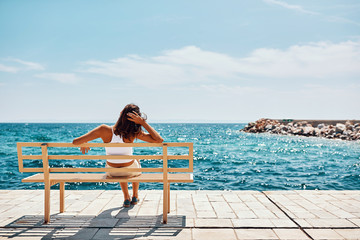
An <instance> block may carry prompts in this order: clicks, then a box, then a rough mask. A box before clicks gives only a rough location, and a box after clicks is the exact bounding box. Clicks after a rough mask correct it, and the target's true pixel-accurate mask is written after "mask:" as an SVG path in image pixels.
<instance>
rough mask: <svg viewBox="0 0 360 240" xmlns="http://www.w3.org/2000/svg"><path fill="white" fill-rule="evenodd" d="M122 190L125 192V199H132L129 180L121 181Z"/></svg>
mask: <svg viewBox="0 0 360 240" xmlns="http://www.w3.org/2000/svg"><path fill="white" fill-rule="evenodd" d="M120 186H121V190H122V192H123V194H124V201H125V200H130V195H129V190H128V183H127V182H121V183H120Z"/></svg>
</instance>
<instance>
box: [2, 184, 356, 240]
mask: <svg viewBox="0 0 360 240" xmlns="http://www.w3.org/2000/svg"><path fill="white" fill-rule="evenodd" d="M65 194H66V198H65V209H66V210H65V213H62V214H59V212H58V210H59V192H58V191H57V190H52V197H51V214H52V215H51V223H49V224H43V215H42V214H43V191H42V190H0V239H24V240H25V239H26V240H27V239H134V238H135V239H199V240H201V239H206V240H211V239H215V240H226V239H360V191H269V192H258V191H171V213H170V214H169V223H168V224H166V225H163V224H161V213H162V191H140V200H141V201H140V203H139V204H138V205H137V206H135V207H132V208H127V209H125V208H122V207H120V206H121V205H122V194H121V192H120V191H103V190H90V191H76V190H67V191H65Z"/></svg>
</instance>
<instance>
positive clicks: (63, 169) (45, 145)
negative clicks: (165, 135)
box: [17, 142, 193, 178]
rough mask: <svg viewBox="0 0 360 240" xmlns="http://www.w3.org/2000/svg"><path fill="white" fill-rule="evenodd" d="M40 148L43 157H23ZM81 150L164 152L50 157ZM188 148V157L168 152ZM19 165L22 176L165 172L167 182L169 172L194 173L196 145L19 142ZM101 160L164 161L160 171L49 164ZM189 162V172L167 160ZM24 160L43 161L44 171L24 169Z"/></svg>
mask: <svg viewBox="0 0 360 240" xmlns="http://www.w3.org/2000/svg"><path fill="white" fill-rule="evenodd" d="M24 147H26V148H38V149H39V148H41V155H23V148H24ZM79 147H90V148H97V147H134V148H137V147H142V148H144V147H157V148H159V147H160V148H162V154H161V155H131V156H129V155H86V154H85V155H83V154H81V152H80V151H79V154H66V155H60V154H54V155H49V151H48V149H49V148H79ZM175 147H182V148H183V147H186V148H188V152H187V153H188V154H186V155H169V154H168V148H175ZM17 150H18V151H17V152H18V164H19V171H20V172H43V173H45V174H46V173H54V172H143V173H144V172H162V173H163V174H164V178H167V173H168V172H193V143H85V144H81V145H74V144H72V143H39V142H18V143H17ZM53 159H56V160H76V159H77V160H98V159H139V160H141V159H155V160H156V159H157V160H162V161H163V164H162V167H161V168H141V169H138V168H126V169H125V168H83V167H73V166H68V167H66V166H62V167H49V160H53ZM177 159H180V160H188V161H189V164H188V167H187V168H169V167H168V160H177ZM23 160H42V163H43V167H41V168H32V167H24V161H23Z"/></svg>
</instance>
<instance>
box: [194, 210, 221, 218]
mask: <svg viewBox="0 0 360 240" xmlns="http://www.w3.org/2000/svg"><path fill="white" fill-rule="evenodd" d="M196 217H197V218H216V214H215V212H214V211H196Z"/></svg>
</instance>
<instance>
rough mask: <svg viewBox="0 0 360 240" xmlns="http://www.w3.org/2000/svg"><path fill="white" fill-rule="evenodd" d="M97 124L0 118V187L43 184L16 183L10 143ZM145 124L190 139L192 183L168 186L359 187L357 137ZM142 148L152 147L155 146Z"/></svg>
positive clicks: (55, 138)
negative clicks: (192, 156)
mask: <svg viewBox="0 0 360 240" xmlns="http://www.w3.org/2000/svg"><path fill="white" fill-rule="evenodd" d="M99 124H100V123H70V122H66V123H42V122H40V123H30V122H28V123H25V122H24V123H0V143H1V145H0V169H1V173H2V174H1V177H0V189H43V184H42V183H21V179H22V178H24V177H27V176H29V175H31V173H19V171H18V164H17V149H16V143H17V142H72V140H73V139H74V138H76V137H78V136H81V135H83V134H85V133H86V132H88V131H90V130H91V129H93V128H94V127H96V126H98V125H99ZM151 125H152V126H153V127H154V128H155V129H156V130H157V131H158V132H159V133H160V135H161V136H162V137H163V138H164V141H165V142H193V143H194V183H185V184H184V183H174V184H172V185H171V188H172V189H178V190H180V189H181V190H199V189H200V190H259V191H266V190H304V189H307V190H314V189H318V190H360V144H359V142H348V141H342V140H328V139H323V138H312V137H310V138H308V137H298V136H281V135H272V134H266V133H265V134H252V133H244V132H240V131H239V130H240V129H242V128H243V127H244V126H245V125H246V123H151ZM94 142H101V141H100V140H99V139H98V140H95V141H94ZM73 151H75V152H76V151H78V149H76V148H74V149H73ZM139 151H143V150H138V149H136V148H135V149H134V154H139ZM148 151H150V152H147V153H152V152H151V151H155V152H156V149H153V150H148ZM155 152H154V153H155ZM104 153H105V151H104V149H93V150H92V151H90V153H89V154H95V155H96V154H104ZM174 154H176V152H175V153H174ZM141 163H142V166H143V167H156V166H160V164H161V162H160V161H157V160H143V161H141ZM27 164H30V165H31V166H39V165H41V162H40V161H32V162H30V161H29V162H27ZM50 164H52V165H53V166H61V164H71V165H73V166H79V165H78V164H79V162H77V161H76V160H68V161H63V160H52V161H51V163H50ZM84 164H85V166H84V165H82V166H84V167H95V166H96V167H98V166H105V161H104V160H96V161H94V160H92V161H90V160H89V161H86V162H85V163H84ZM170 164H173V166H174V167H181V166H182V164H185V163H184V162H183V161H181V160H177V161H176V162H175V161H172V162H170ZM53 188H57V186H54V187H53ZM66 189H107V190H109V189H120V188H119V185H118V184H113V183H67V184H66ZM140 189H162V185H161V184H157V183H141V184H140Z"/></svg>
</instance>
